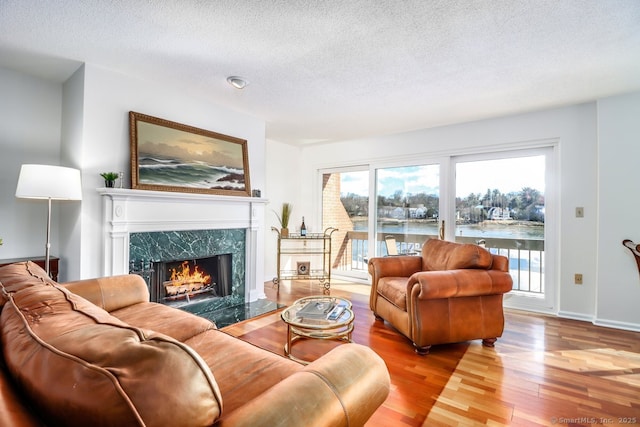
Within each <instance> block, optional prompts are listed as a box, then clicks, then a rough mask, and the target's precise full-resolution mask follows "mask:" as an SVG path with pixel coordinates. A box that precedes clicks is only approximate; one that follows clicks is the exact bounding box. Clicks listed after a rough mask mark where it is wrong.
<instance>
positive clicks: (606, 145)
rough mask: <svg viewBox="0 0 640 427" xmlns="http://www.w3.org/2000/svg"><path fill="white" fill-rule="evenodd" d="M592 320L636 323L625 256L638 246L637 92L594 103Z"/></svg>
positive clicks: (636, 292)
mask: <svg viewBox="0 0 640 427" xmlns="http://www.w3.org/2000/svg"><path fill="white" fill-rule="evenodd" d="M598 138H599V155H598V160H599V164H598V195H599V200H598V207H599V213H598V245H597V251H598V281H597V283H598V287H597V294H596V296H597V322H596V323H598V324H601V325H605V326H613V327H621V328H628V329H632V327H631V326H633V325H636V326H637V325H640V310H638V305H639V304H640V275H639V273H638V268H637V266H636V263H635V260H634V257H633V255H632V254H631V252H630V251H629V250H628V249H626V248H624V247H623V246H622V241H623V240H625V239H630V240H632V241H633V242H635V243H636V244H638V243H640V197H639V196H640V167H639V165H640V164H639V160H640V92H636V93H632V94H627V95H622V96H616V97H611V98H606V99H602V100H600V101H598Z"/></svg>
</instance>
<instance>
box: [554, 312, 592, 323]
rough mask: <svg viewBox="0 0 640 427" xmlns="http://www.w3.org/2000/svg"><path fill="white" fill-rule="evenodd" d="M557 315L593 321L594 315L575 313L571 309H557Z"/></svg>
mask: <svg viewBox="0 0 640 427" xmlns="http://www.w3.org/2000/svg"><path fill="white" fill-rule="evenodd" d="M557 316H558V317H563V318H565V319H573V320H581V321H583V322H590V323H594V317H593V316H590V315H588V314H584V313H575V312H573V311H562V310H561V311H559V312H558V314H557Z"/></svg>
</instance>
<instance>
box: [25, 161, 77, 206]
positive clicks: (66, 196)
mask: <svg viewBox="0 0 640 427" xmlns="http://www.w3.org/2000/svg"><path fill="white" fill-rule="evenodd" d="M16 197H18V198H20V199H53V200H82V184H81V182H80V171H79V170H78V169H72V168H65V167H62V166H51V165H22V168H21V169H20V176H19V177H18V187H17V188H16Z"/></svg>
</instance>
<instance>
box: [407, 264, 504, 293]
mask: <svg viewBox="0 0 640 427" xmlns="http://www.w3.org/2000/svg"><path fill="white" fill-rule="evenodd" d="M416 285H417V286H418V287H419V289H418V290H417V291H418V294H417V298H418V299H419V300H427V299H442V298H451V297H468V296H478V295H497V294H504V293H506V292H509V291H510V290H511V289H512V287H513V279H512V278H511V275H510V274H509V273H507V272H502V271H497V270H480V269H459V270H443V271H421V272H418V273H415V274H414V275H413V276H411V277H410V278H409V281H408V283H407V295H415V292H416V289H413V292H412V288H414V286H416Z"/></svg>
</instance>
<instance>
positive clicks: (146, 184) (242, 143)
mask: <svg viewBox="0 0 640 427" xmlns="http://www.w3.org/2000/svg"><path fill="white" fill-rule="evenodd" d="M129 136H130V142H131V188H134V189H141V190H158V191H176V192H187V193H208V194H221V195H228V196H247V197H250V196H251V185H250V180H249V159H248V154H247V141H246V140H244V139H240V138H236V137H233V136H228V135H223V134H220V133H217V132H213V131H208V130H204V129H199V128H196V127H193V126H188V125H183V124H180V123H176V122H172V121H169V120H165V119H161V118H158V117H153V116H148V115H146V114H141V113H136V112H134V111H130V112H129Z"/></svg>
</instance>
